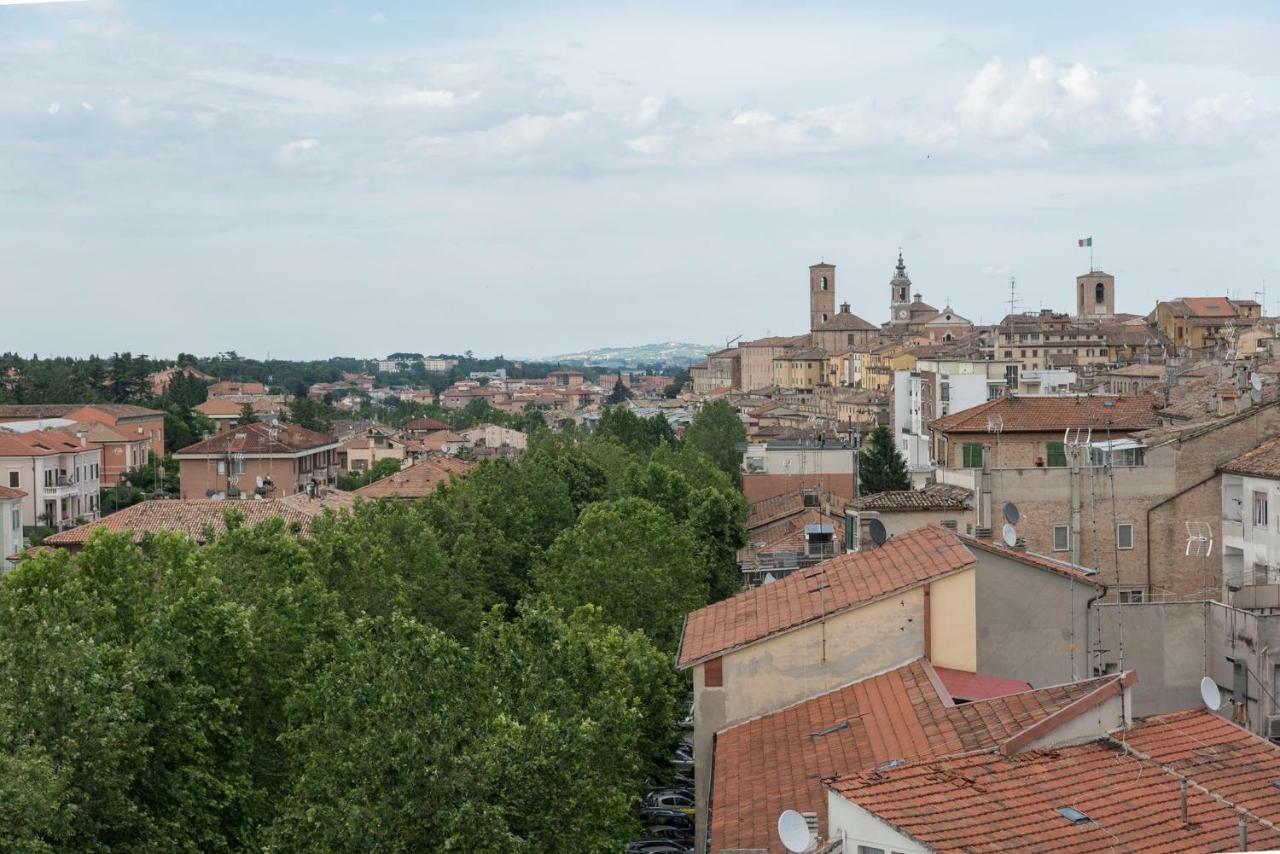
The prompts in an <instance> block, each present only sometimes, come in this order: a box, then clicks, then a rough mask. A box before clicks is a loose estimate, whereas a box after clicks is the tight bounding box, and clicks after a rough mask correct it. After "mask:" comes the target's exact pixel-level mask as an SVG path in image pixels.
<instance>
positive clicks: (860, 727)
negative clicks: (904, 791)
mask: <svg viewBox="0 0 1280 854" xmlns="http://www.w3.org/2000/svg"><path fill="white" fill-rule="evenodd" d="M1120 679H1121V677H1120V676H1110V677H1103V678H1100V679H1094V680H1090V681H1086V682H1077V683H1074V684H1070V685H1061V686H1056V687H1050V688H1042V689H1040V690H1037V691H1027V690H1026V689H1025V686H1024V687H1023V692H1022V693H1015V694H1012V695H1010V696H1005V697H1001V698H999V699H988V700H981V701H978V702H974V703H964V704H959V705H957V704H956V703H955V702H954V701H953V699H952V697H951V695H950V694H949V692H948V691H947V689H946V688H945V687H944V683H943V681H942V680H941V679H940V677H939V675H938V674H937V673H936V672H935V671H934V669H933V668H932V667H931V666H930V664H929V662H928V661H927V660H925V659H917V660H916V661H913V662H910V663H908V664H906V665H904V666H901V667H898V668H896V669H893V670H890V671H888V672H886V673H881V674H879V675H877V676H872V677H870V678H867V679H863V680H861V681H859V682H854V683H852V684H850V685H846V686H844V687H843V688H839V689H837V690H835V691H831V692H829V693H826V694H822V695H820V696H818V697H814V698H812V699H810V700H805V701H803V702H801V703H797V704H796V705H793V706H789V707H787V708H785V709H782V710H780V711H777V712H774V713H772V714H769V715H765V716H763V717H760V718H756V719H754V720H750V721H747V722H745V723H741V724H738V725H736V726H732V727H729V728H727V729H723V730H721V731H720V732H719V733H718V734H717V735H716V753H715V762H714V763H713V769H714V770H713V774H714V779H713V781H712V786H711V791H712V802H711V837H712V839H713V840H714V841H715V845H714V849H715V850H717V851H722V850H725V849H734V848H746V849H753V848H760V849H768V850H769V851H770V852H777V854H782V852H783V848H782V845H781V842H780V841H779V840H778V836H777V831H776V822H777V816H778V814H779V813H780V812H782V810H784V809H794V810H800V811H804V812H815V813H817V814H818V819H819V820H818V826H819V827H821V828H822V831H823V834H824V835H825V832H826V826H827V821H826V797H825V795H824V792H823V790H822V780H823V779H825V778H829V777H832V776H834V775H837V774H854V773H857V772H858V771H863V770H868V769H873V768H875V767H876V766H878V765H883V764H884V763H888V762H894V761H906V760H909V759H913V758H917V757H925V756H933V755H938V754H950V753H959V752H963V751H970V750H983V749H990V748H992V747H995V746H997V745H999V744H1001V743H1004V742H1006V741H1008V740H1009V739H1011V738H1013V737H1015V736H1017V735H1019V734H1020V733H1022V732H1023V731H1024V730H1026V729H1027V728H1028V727H1030V726H1032V725H1033V724H1038V723H1041V722H1044V721H1045V720H1046V719H1049V718H1051V717H1052V716H1053V715H1054V714H1056V713H1058V712H1061V711H1062V710H1064V709H1066V708H1067V707H1068V706H1070V705H1072V704H1073V703H1089V702H1092V701H1093V700H1096V699H1098V697H1094V698H1090V695H1091V694H1094V692H1095V691H1097V690H1098V689H1099V688H1100V687H1105V686H1106V685H1107V684H1108V683H1119V681H1120Z"/></svg>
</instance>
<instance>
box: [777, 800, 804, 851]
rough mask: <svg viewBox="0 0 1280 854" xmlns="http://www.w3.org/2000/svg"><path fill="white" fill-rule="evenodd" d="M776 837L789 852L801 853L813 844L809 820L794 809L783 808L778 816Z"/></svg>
mask: <svg viewBox="0 0 1280 854" xmlns="http://www.w3.org/2000/svg"><path fill="white" fill-rule="evenodd" d="M778 838H779V839H781V840H782V846H783V847H784V848H786V849H787V850H788V851H790V852H791V854H802V852H805V851H808V850H809V848H810V847H811V846H812V845H813V834H812V833H810V832H809V822H807V821H805V820H804V816H802V815H800V813H798V812H796V811H795V810H783V811H782V814H781V815H779V816H778Z"/></svg>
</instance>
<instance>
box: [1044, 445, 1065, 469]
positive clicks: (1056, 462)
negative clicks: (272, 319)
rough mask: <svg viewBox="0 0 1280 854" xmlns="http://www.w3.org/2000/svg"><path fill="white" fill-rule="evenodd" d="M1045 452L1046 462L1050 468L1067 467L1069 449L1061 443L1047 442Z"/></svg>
mask: <svg viewBox="0 0 1280 854" xmlns="http://www.w3.org/2000/svg"><path fill="white" fill-rule="evenodd" d="M1045 451H1046V453H1045V461H1046V462H1047V463H1048V464H1049V465H1050V466H1065V465H1066V464H1067V447H1066V445H1063V444H1062V443H1061V442H1046V443H1045Z"/></svg>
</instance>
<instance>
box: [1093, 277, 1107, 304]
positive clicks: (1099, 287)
mask: <svg viewBox="0 0 1280 854" xmlns="http://www.w3.org/2000/svg"><path fill="white" fill-rule="evenodd" d="M1093 301H1094V302H1096V303H1098V304H1099V305H1101V304H1102V303H1104V302H1106V301H1107V286H1106V285H1104V284H1102V282H1098V284H1096V285H1094V288H1093Z"/></svg>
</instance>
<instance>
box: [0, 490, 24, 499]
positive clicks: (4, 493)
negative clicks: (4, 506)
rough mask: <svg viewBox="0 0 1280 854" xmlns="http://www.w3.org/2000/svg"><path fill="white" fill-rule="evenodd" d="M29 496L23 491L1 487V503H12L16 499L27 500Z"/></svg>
mask: <svg viewBox="0 0 1280 854" xmlns="http://www.w3.org/2000/svg"><path fill="white" fill-rule="evenodd" d="M26 497H27V494H26V493H25V492H23V491H22V490H21V489H14V488H13V487H10V486H0V501H12V500H14V499H15V498H26Z"/></svg>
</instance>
